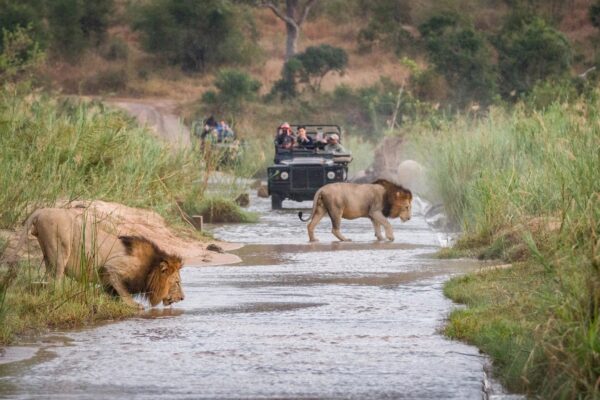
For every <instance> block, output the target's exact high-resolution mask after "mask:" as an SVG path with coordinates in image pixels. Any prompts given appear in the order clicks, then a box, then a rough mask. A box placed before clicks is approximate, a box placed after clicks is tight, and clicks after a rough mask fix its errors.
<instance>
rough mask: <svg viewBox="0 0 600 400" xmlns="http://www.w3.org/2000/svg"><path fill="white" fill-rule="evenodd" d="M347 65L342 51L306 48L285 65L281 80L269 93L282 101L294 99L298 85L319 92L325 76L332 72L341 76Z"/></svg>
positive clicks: (321, 47) (335, 48) (327, 46)
mask: <svg viewBox="0 0 600 400" xmlns="http://www.w3.org/2000/svg"><path fill="white" fill-rule="evenodd" d="M347 65H348V54H347V53H346V52H345V51H344V49H340V48H338V47H333V46H330V45H327V44H322V45H320V46H311V47H308V48H307V49H306V50H305V51H304V52H302V53H299V54H296V55H295V56H294V57H292V58H290V59H289V60H288V61H287V62H286V63H285V65H284V66H283V71H282V74H281V79H280V80H279V81H277V82H275V84H274V85H273V88H272V92H271V93H272V94H273V95H274V94H279V95H280V96H281V98H284V99H285V98H290V97H295V96H297V95H298V89H297V85H298V84H304V85H306V86H308V87H309V88H310V89H311V90H312V92H319V91H320V90H321V81H322V80H323V78H324V77H325V75H327V74H328V73H330V72H333V71H335V72H337V73H338V74H340V75H341V74H343V73H344V71H345V69H346V67H347Z"/></svg>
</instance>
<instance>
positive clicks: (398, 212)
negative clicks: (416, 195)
mask: <svg viewBox="0 0 600 400" xmlns="http://www.w3.org/2000/svg"><path fill="white" fill-rule="evenodd" d="M373 183H374V184H377V185H381V186H383V187H384V188H385V196H384V199H383V210H382V212H383V215H385V216H386V217H388V218H397V217H400V219H401V220H402V221H403V222H406V221H408V220H409V219H410V218H411V215H412V197H413V196H412V193H411V191H410V190H408V189H406V188H404V187H402V186H400V185H395V184H393V183H392V182H389V181H386V180H385V179H378V180H376V181H375V182H373Z"/></svg>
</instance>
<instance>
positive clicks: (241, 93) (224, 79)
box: [202, 69, 261, 112]
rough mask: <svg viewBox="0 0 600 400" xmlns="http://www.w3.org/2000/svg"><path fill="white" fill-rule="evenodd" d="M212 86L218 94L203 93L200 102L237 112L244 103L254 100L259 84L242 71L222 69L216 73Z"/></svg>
mask: <svg viewBox="0 0 600 400" xmlns="http://www.w3.org/2000/svg"><path fill="white" fill-rule="evenodd" d="M214 85H215V87H216V88H217V89H218V92H217V93H215V92H212V91H208V92H205V93H204V95H203V96H202V100H203V101H204V102H205V103H207V104H217V105H220V106H222V107H225V108H227V109H228V110H229V111H232V112H239V111H241V108H242V104H243V103H244V102H245V101H251V100H253V99H255V98H256V95H257V93H258V90H259V89H260V86H261V83H260V82H259V81H257V80H256V79H253V78H252V77H251V76H250V75H248V74H247V73H245V72H243V71H240V70H236V69H222V70H220V71H219V72H218V73H217V76H216V78H215V81H214Z"/></svg>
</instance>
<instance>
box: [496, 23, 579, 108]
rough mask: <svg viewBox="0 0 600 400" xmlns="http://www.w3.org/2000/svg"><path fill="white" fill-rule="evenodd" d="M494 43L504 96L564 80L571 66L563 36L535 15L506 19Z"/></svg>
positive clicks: (569, 49)
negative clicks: (541, 84) (543, 83)
mask: <svg viewBox="0 0 600 400" xmlns="http://www.w3.org/2000/svg"><path fill="white" fill-rule="evenodd" d="M495 42H496V48H497V49H498V55H499V60H498V68H499V72H500V82H501V83H502V84H501V89H502V93H503V95H504V96H505V97H510V96H511V95H512V96H514V95H515V94H521V93H528V92H530V91H531V89H532V88H533V87H534V86H535V85H536V84H537V83H539V82H542V81H544V80H547V79H550V78H560V77H563V76H565V75H566V74H567V73H568V71H569V68H570V66H571V59H572V51H571V45H570V43H569V41H568V40H567V38H566V37H565V35H563V34H562V33H560V32H559V31H558V30H556V29H554V28H553V27H552V26H550V25H549V24H548V23H547V22H546V21H544V20H543V19H542V18H540V17H538V16H535V15H521V14H519V13H515V14H513V15H511V16H509V17H508V18H507V20H506V22H505V23H504V26H503V27H502V30H501V31H500V33H499V34H498V35H497V37H496V40H495Z"/></svg>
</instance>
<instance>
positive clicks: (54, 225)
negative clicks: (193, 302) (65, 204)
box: [21, 208, 184, 308]
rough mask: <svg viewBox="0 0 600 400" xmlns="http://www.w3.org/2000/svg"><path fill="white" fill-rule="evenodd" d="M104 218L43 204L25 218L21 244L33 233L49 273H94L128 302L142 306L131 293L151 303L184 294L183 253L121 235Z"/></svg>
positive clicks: (92, 276)
mask: <svg viewBox="0 0 600 400" xmlns="http://www.w3.org/2000/svg"><path fill="white" fill-rule="evenodd" d="M111 231H114V227H113V226H112V225H111V224H109V223H108V222H106V221H101V220H98V219H97V218H96V217H95V216H93V215H91V214H88V213H87V212H86V211H83V210H81V209H61V208H42V209H39V210H36V211H35V212H33V213H32V214H31V215H30V216H29V218H28V219H27V221H26V222H25V230H24V232H23V236H22V238H21V243H23V242H24V240H26V238H27V235H28V233H29V232H31V233H32V234H33V235H34V236H36V237H37V240H38V242H39V244H40V247H41V248H42V253H43V254H44V262H45V264H46V269H47V271H48V273H50V274H51V275H53V276H55V277H56V279H59V280H60V279H62V277H63V276H64V275H65V274H66V275H68V276H70V277H73V278H76V279H77V278H81V277H82V276H86V275H87V277H88V278H89V279H90V280H92V279H95V278H96V276H97V277H98V278H99V280H100V282H101V283H102V284H103V286H104V287H105V288H106V289H107V290H108V291H109V292H112V293H116V294H118V295H119V296H120V297H121V299H122V300H123V301H124V302H125V303H126V304H128V305H130V306H133V307H138V308H143V306H142V305H140V304H138V303H136V302H135V301H134V300H133V298H132V294H138V293H139V294H142V295H143V296H144V297H145V298H147V299H148V301H149V302H150V304H151V305H152V306H156V305H157V304H159V303H160V302H161V301H162V302H163V304H164V305H169V304H172V303H175V302H177V301H181V300H183V298H184V294H183V290H182V288H181V276H180V274H179V271H180V269H181V267H182V260H181V258H180V257H179V256H176V255H170V254H167V253H165V252H164V251H162V250H161V249H160V248H158V246H157V245H156V244H154V243H153V242H151V241H150V240H148V239H146V238H144V237H140V236H117V235H116V234H114V233H112V232H111Z"/></svg>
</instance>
